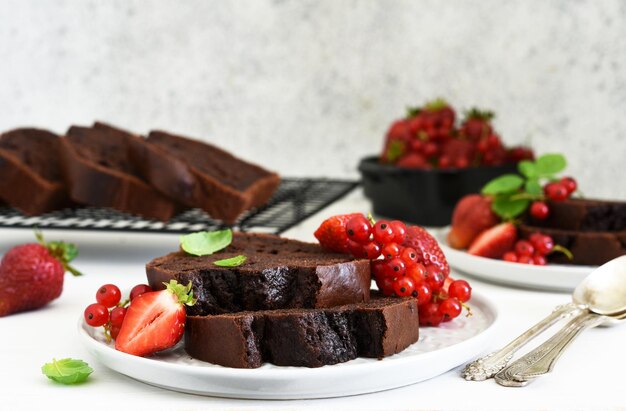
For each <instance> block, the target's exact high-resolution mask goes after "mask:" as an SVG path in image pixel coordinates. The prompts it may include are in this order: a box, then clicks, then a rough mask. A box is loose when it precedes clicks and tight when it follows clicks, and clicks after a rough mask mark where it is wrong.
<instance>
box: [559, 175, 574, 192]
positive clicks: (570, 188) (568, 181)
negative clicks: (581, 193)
mask: <svg viewBox="0 0 626 411" xmlns="http://www.w3.org/2000/svg"><path fill="white" fill-rule="evenodd" d="M559 182H560V183H561V184H562V185H563V186H564V187H565V188H566V189H567V193H568V194H572V193H573V192H574V191H576V189H577V188H578V183H577V182H576V180H574V179H573V178H572V177H563V178H562V179H561V181H559Z"/></svg>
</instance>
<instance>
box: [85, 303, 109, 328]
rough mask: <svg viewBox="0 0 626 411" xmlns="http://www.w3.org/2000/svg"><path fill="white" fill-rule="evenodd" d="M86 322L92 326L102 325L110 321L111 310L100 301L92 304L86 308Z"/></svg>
mask: <svg viewBox="0 0 626 411" xmlns="http://www.w3.org/2000/svg"><path fill="white" fill-rule="evenodd" d="M85 322H86V323H87V324H89V325H91V326H92V327H100V326H101V325H104V324H106V323H107V322H109V310H108V309H107V307H105V306H104V305H102V304H100V303H94V304H90V305H88V306H87V308H85Z"/></svg>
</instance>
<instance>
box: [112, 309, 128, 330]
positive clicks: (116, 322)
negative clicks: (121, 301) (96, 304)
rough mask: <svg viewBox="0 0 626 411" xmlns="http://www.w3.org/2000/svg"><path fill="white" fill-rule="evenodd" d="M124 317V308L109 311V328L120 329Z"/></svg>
mask: <svg viewBox="0 0 626 411" xmlns="http://www.w3.org/2000/svg"><path fill="white" fill-rule="evenodd" d="M125 316H126V308H124V307H115V308H114V309H112V310H111V314H110V320H109V321H111V326H115V327H121V326H122V322H124V317H125Z"/></svg>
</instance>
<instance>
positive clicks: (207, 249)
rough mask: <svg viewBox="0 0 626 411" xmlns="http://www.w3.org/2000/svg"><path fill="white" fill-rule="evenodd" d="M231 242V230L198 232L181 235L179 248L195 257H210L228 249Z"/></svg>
mask: <svg viewBox="0 0 626 411" xmlns="http://www.w3.org/2000/svg"><path fill="white" fill-rule="evenodd" d="M232 241H233V231H232V230H231V229H226V230H219V231H200V232H197V233H192V234H187V235H181V236H180V247H181V248H182V249H183V251H185V252H186V253H188V254H191V255H195V256H203V255H211V254H213V253H215V252H217V251H220V250H223V249H224V248H226V247H228V246H229V245H230V243H231V242H232Z"/></svg>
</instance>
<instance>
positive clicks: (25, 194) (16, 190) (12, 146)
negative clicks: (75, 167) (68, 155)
mask: <svg viewBox="0 0 626 411" xmlns="http://www.w3.org/2000/svg"><path fill="white" fill-rule="evenodd" d="M60 144H61V143H60V139H59V136H57V135H56V134H54V133H51V132H49V131H46V130H40V129H36V128H20V129H16V130H12V131H8V132H6V133H3V134H2V135H0V198H2V199H3V200H4V201H6V202H7V203H8V204H9V205H11V206H13V207H15V208H17V209H19V210H20V211H22V212H23V213H24V214H27V215H37V214H43V213H46V212H49V211H52V210H56V209H59V208H63V207H65V206H68V205H69V204H70V199H69V196H68V194H67V191H66V187H65V183H64V181H63V176H62V172H61V159H60Z"/></svg>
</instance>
